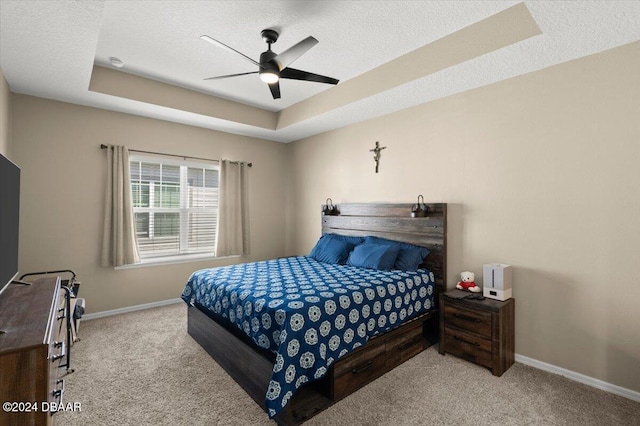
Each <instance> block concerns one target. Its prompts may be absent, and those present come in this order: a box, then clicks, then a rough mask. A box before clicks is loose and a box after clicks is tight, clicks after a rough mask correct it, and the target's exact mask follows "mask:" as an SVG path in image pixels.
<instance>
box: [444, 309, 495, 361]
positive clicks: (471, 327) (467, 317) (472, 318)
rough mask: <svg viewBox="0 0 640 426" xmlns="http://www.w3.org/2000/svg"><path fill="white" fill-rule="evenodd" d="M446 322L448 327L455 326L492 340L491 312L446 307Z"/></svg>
mask: <svg viewBox="0 0 640 426" xmlns="http://www.w3.org/2000/svg"><path fill="white" fill-rule="evenodd" d="M444 321H445V324H447V327H449V326H454V327H457V328H461V329H463V330H468V331H471V332H473V333H477V334H479V335H481V336H484V337H487V338H489V339H491V313H490V312H480V311H476V310H472V309H464V308H460V307H456V306H449V305H446V306H445V307H444ZM489 350H491V348H489Z"/></svg>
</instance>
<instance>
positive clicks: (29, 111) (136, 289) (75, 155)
mask: <svg viewBox="0 0 640 426" xmlns="http://www.w3.org/2000/svg"><path fill="white" fill-rule="evenodd" d="M101 143H105V144H124V145H127V146H128V147H129V148H132V149H140V150H150V151H159V152H166V153H175V154H185V155H191V156H195V157H205V158H228V159H233V160H245V161H252V162H253V167H252V168H251V169H250V172H249V176H250V181H249V192H250V194H249V201H250V204H251V211H250V219H251V222H250V226H251V241H250V244H251V255H250V256H248V257H246V258H243V259H242V261H253V260H262V259H270V258H275V257H278V256H282V255H283V254H284V238H285V237H284V235H285V231H284V224H285V219H284V215H283V213H282V206H283V204H284V202H285V189H284V188H285V170H286V168H287V164H286V162H285V154H284V152H285V149H286V147H287V146H286V145H284V144H281V143H278V142H271V141H265V140H258V139H253V138H249V137H244V136H237V135H230V134H226V133H222V132H216V131H213V130H207V129H201V128H196V127H190V126H185V125H180V124H175V123H169V122H165V121H159V120H153V119H149V118H142V117H137V116H132V115H126V114H121V113H115V112H109V111H104V110H99V109H94V108H89V107H84V106H77V105H71V104H67V103H61V102H56V101H50V100H45V99H41V98H34V97H30V96H24V95H14V96H13V143H12V153H13V157H14V160H15V162H16V163H17V164H18V165H19V166H20V167H21V168H22V194H21V216H20V271H21V273H24V272H29V271H41V270H51V269H66V268H70V269H73V270H75V271H76V272H77V273H78V276H79V278H80V279H81V281H82V287H81V293H80V294H81V296H82V297H84V298H85V299H86V300H87V311H88V312H99V311H104V310H109V309H115V308H122V307H127V306H133V305H138V304H143V303H149V302H155V301H161V300H167V299H172V298H176V297H179V295H180V292H181V291H182V288H183V287H184V284H185V283H186V281H187V279H188V277H189V275H190V274H191V272H193V271H194V270H196V269H200V268H205V267H211V266H220V265H224V264H229V263H237V262H240V261H241V260H240V259H238V258H231V259H220V260H213V261H200V262H189V263H181V264H171V265H165V266H151V267H142V268H136V269H126V270H114V269H112V268H102V267H100V266H99V265H100V247H101V240H102V219H103V211H102V209H103V205H104V202H103V199H104V190H103V187H104V181H105V174H106V172H105V168H106V165H105V161H106V156H105V152H104V151H103V150H101V149H100V148H99V145H100V144H101Z"/></svg>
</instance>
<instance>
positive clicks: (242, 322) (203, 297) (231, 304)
mask: <svg viewBox="0 0 640 426" xmlns="http://www.w3.org/2000/svg"><path fill="white" fill-rule="evenodd" d="M433 294H434V278H433V273H431V272H428V271H425V270H418V271H416V272H404V271H378V270H373V269H362V268H357V267H353V266H346V265H333V264H327V263H321V262H317V261H316V260H314V259H312V258H309V257H306V256H300V257H289V258H284V259H277V260H269V261H264V262H255V263H246V264H240V265H233V266H226V267H220V268H213V269H203V270H200V271H196V272H194V273H193V274H192V275H191V277H190V278H189V281H188V282H187V285H186V286H185V288H184V290H183V292H182V299H184V301H185V302H187V303H189V302H191V301H192V300H193V301H194V302H195V304H196V305H197V306H199V307H201V308H203V309H205V310H208V311H210V312H213V313H215V314H216V315H218V316H221V317H223V318H225V319H227V320H228V321H230V322H231V323H232V324H235V325H236V326H237V327H238V328H239V329H240V330H243V331H244V333H246V334H247V335H248V336H249V337H250V338H251V339H252V340H253V341H254V342H255V343H256V344H257V345H258V346H260V347H262V348H265V349H268V350H271V351H272V352H274V353H275V354H276V362H275V364H274V367H273V374H272V377H271V382H270V385H269V389H268V391H267V394H266V396H265V401H266V406H267V409H268V410H269V416H270V417H273V416H274V415H276V414H277V413H278V412H279V411H280V410H282V409H283V408H284V407H285V406H286V405H287V403H288V402H289V399H290V398H291V396H292V395H293V393H294V392H295V391H296V390H297V389H298V388H299V387H300V386H302V384H304V383H306V382H308V381H312V380H317V379H319V378H321V377H322V376H324V375H325V374H326V372H327V369H328V368H329V366H330V365H331V364H332V363H333V362H335V361H336V360H337V359H339V358H341V357H343V356H344V355H345V354H347V353H349V352H350V351H352V350H354V349H356V348H357V347H359V346H362V345H364V344H365V343H366V342H367V340H369V338H371V337H373V336H375V335H376V334H379V333H382V332H384V331H386V330H389V329H391V328H395V327H397V326H399V325H400V324H401V323H403V322H405V321H407V320H408V319H410V318H412V317H415V316H416V315H418V314H420V313H423V312H426V311H428V310H429V309H430V308H431V307H432V306H433V302H434V300H433Z"/></svg>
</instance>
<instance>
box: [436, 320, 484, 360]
mask: <svg viewBox="0 0 640 426" xmlns="http://www.w3.org/2000/svg"><path fill="white" fill-rule="evenodd" d="M444 339H445V341H444V343H445V347H446V348H447V352H449V353H451V354H453V355H456V356H459V357H460V358H464V359H466V360H467V361H471V362H475V363H476V364H479V365H483V366H485V367H488V368H491V366H492V364H491V340H489V339H483V338H480V337H479V336H477V335H475V334H472V333H467V332H465V331H462V330H459V329H455V328H449V327H445V331H444Z"/></svg>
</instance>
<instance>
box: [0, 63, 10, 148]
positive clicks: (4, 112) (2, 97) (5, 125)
mask: <svg viewBox="0 0 640 426" xmlns="http://www.w3.org/2000/svg"><path fill="white" fill-rule="evenodd" d="M10 135H11V91H10V90H9V85H8V84H7V80H5V79H4V74H2V70H1V69H0V154H2V155H4V156H5V157H7V158H11V156H10V153H9V141H10Z"/></svg>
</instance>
